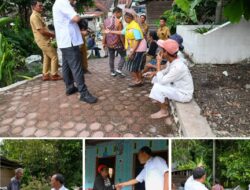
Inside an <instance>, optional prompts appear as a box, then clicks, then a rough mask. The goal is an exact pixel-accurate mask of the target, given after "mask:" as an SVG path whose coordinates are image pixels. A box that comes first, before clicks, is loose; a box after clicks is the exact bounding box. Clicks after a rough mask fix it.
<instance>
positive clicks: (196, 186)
mask: <svg viewBox="0 0 250 190" xmlns="http://www.w3.org/2000/svg"><path fill="white" fill-rule="evenodd" d="M184 190H208V189H207V188H206V186H205V185H204V184H202V183H201V182H199V181H196V180H194V178H193V176H190V177H189V178H188V179H187V181H186V183H185V186H184Z"/></svg>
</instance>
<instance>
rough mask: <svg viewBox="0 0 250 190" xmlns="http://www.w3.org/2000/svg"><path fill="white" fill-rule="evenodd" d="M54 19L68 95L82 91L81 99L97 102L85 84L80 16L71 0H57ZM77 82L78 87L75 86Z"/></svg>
mask: <svg viewBox="0 0 250 190" xmlns="http://www.w3.org/2000/svg"><path fill="white" fill-rule="evenodd" d="M53 19H54V26H55V31H56V41H57V45H58V47H59V48H60V49H61V51H62V58H63V65H62V71H63V79H64V82H65V85H66V95H71V94H74V93H76V92H77V91H79V92H80V94H81V96H80V100H81V101H84V102H87V103H90V104H91V103H96V102H97V98H96V97H94V96H93V95H91V94H90V92H89V91H88V89H87V86H86V85H85V79H84V77H83V76H84V73H83V68H82V56H81V51H80V45H82V44H83V39H82V35H81V32H80V28H79V26H78V24H77V23H78V22H79V21H80V16H79V15H78V14H77V13H76V11H75V10H74V8H73V7H72V6H71V4H70V1H69V0H56V1H55V3H54V5H53ZM74 82H76V84H77V88H76V87H75V86H74Z"/></svg>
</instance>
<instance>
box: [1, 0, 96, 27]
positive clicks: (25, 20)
mask: <svg viewBox="0 0 250 190" xmlns="http://www.w3.org/2000/svg"><path fill="white" fill-rule="evenodd" d="M31 1H32V0H0V16H13V17H16V16H18V17H20V18H21V21H22V26H24V27H27V26H29V17H30V14H31V11H32V10H31V6H30V4H31ZM41 1H42V2H43V3H44V6H45V10H46V13H47V15H49V16H51V15H52V14H51V12H52V6H53V4H54V2H55V0H41ZM86 6H87V7H88V6H93V0H79V1H78V2H77V7H78V11H79V12H80V13H82V12H83V11H84V7H86Z"/></svg>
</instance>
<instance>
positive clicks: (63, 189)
mask: <svg viewBox="0 0 250 190" xmlns="http://www.w3.org/2000/svg"><path fill="white" fill-rule="evenodd" d="M51 190H55V188H52V189H51ZM59 190H68V189H67V188H66V187H64V186H62V187H61V188H60V189H59Z"/></svg>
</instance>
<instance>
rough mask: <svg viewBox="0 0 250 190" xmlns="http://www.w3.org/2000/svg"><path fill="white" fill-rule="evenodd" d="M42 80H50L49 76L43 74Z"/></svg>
mask: <svg viewBox="0 0 250 190" xmlns="http://www.w3.org/2000/svg"><path fill="white" fill-rule="evenodd" d="M42 80H43V81H48V80H50V76H49V74H43V78H42Z"/></svg>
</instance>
